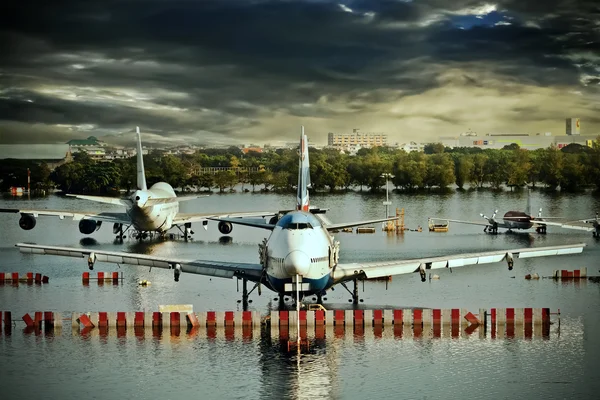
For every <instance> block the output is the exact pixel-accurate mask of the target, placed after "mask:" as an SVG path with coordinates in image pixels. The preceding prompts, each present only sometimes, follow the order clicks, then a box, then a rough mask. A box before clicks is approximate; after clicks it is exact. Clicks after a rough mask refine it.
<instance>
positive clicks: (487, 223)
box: [432, 218, 503, 228]
mask: <svg viewBox="0 0 600 400" xmlns="http://www.w3.org/2000/svg"><path fill="white" fill-rule="evenodd" d="M432 219H435V220H440V221H442V220H443V221H448V222H456V223H457V224H469V225H480V226H491V225H492V224H490V223H489V222H477V221H463V220H459V219H448V218H432ZM497 223H498V226H499V227H500V228H502V226H503V224H502V221H498V222H497Z"/></svg>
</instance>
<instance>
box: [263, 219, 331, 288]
mask: <svg viewBox="0 0 600 400" xmlns="http://www.w3.org/2000/svg"><path fill="white" fill-rule="evenodd" d="M336 251H337V250H336V248H335V245H334V240H333V237H332V236H331V235H330V234H329V233H328V232H327V230H326V229H325V228H323V227H322V226H321V224H320V222H319V221H318V219H317V218H316V217H315V216H314V215H312V214H311V213H310V212H305V211H293V212H290V213H288V214H286V215H284V216H283V217H282V218H281V219H280V220H279V222H278V223H277V226H276V227H275V229H273V231H272V232H271V235H270V236H269V238H268V240H267V246H266V275H267V280H268V283H269V285H270V286H271V289H272V290H274V291H276V292H279V293H283V292H289V290H286V289H285V285H286V284H289V283H292V280H293V279H294V278H295V276H296V275H299V276H300V277H302V283H303V284H307V283H308V285H309V287H308V289H307V290H302V292H303V294H307V295H310V294H315V293H321V292H322V291H323V290H325V289H327V288H329V287H330V286H331V285H332V284H333V282H332V279H331V272H332V270H333V266H334V265H335V263H336V262H337V254H336Z"/></svg>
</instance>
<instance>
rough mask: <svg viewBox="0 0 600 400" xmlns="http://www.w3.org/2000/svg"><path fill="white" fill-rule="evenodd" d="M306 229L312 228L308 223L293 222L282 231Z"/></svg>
mask: <svg viewBox="0 0 600 400" xmlns="http://www.w3.org/2000/svg"><path fill="white" fill-rule="evenodd" d="M308 228H312V226H311V225H310V224H308V223H303V222H301V223H295V222H290V223H289V224H287V225H286V226H285V227H284V229H308Z"/></svg>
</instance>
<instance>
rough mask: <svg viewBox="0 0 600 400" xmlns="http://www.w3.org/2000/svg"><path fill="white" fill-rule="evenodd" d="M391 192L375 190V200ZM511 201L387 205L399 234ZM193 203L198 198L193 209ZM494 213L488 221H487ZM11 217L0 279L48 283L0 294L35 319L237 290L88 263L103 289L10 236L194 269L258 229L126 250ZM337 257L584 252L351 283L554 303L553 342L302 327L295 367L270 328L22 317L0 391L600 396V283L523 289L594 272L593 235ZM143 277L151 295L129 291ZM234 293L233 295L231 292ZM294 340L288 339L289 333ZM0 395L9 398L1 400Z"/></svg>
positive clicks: (50, 202)
mask: <svg viewBox="0 0 600 400" xmlns="http://www.w3.org/2000/svg"><path fill="white" fill-rule="evenodd" d="M383 196H385V194H383ZM525 197H526V195H525V194H524V193H523V194H518V193H504V194H501V195H498V194H495V193H492V192H466V193H458V192H457V193H455V194H451V195H432V196H420V195H418V196H402V195H397V194H394V195H392V196H391V200H392V202H393V204H394V205H396V204H397V205H398V206H399V207H404V208H405V210H406V213H407V214H406V224H407V226H409V227H413V226H414V227H416V226H417V225H421V226H426V220H427V217H428V216H430V215H431V216H434V215H435V216H447V217H449V218H450V217H455V218H461V219H476V216H475V215H478V213H479V212H480V211H481V212H483V211H487V210H493V209H501V210H507V209H512V208H514V206H515V204H516V205H521V204H523V205H524V204H525ZM289 200H290V199H289V196H278V195H274V194H249V193H248V194H228V195H213V196H210V197H208V198H204V199H202V200H198V201H197V202H196V201H195V202H188V203H186V204H185V205H186V207H188V208H187V209H184V210H183V211H184V212H195V211H198V212H200V211H207V212H209V211H217V210H219V208H222V209H227V210H240V211H246V210H248V211H251V210H258V209H261V210H262V209H269V208H274V209H281V208H285V207H289V206H290V204H289ZM381 201H382V198H380V197H376V196H368V195H362V194H360V193H348V194H339V195H331V196H313V203H315V204H318V205H319V206H321V207H324V208H329V209H330V212H328V217H329V219H331V220H332V221H336V222H338V221H339V222H341V221H345V220H357V219H362V218H376V217H379V216H380V215H382V214H383V207H382V206H381ZM0 203H1V204H0V207H4V208H11V207H23V206H25V204H27V205H28V206H30V207H46V208H50V209H61V208H78V209H86V208H88V209H89V208H90V207H94V206H95V205H94V204H93V203H88V202H83V201H80V200H74V199H64V198H59V197H51V198H49V199H40V200H31V201H29V202H28V201H26V200H15V201H13V200H7V199H4V200H3V201H1V202H0ZM191 203H193V204H191ZM533 205H534V207H543V208H544V214H545V215H560V216H565V217H567V218H573V219H576V218H584V217H586V216H589V215H593V213H595V211H596V210H598V209H600V201H599V200H598V198H596V197H593V196H591V195H589V194H586V195H575V196H573V195H546V194H543V193H539V192H534V193H533ZM488 212H489V211H488ZM17 220H18V218H16V217H15V216H14V215H10V214H0V224H1V226H2V228H3V229H2V230H1V231H0V243H1V245H2V247H1V248H0V256H1V260H2V261H1V265H0V271H2V272H7V273H8V272H18V273H19V274H23V275H24V274H25V273H26V272H33V273H41V274H43V275H46V276H48V277H49V282H48V283H47V284H40V285H35V284H33V285H27V284H19V285H18V286H16V287H15V286H12V285H4V286H0V310H9V311H11V312H12V314H13V319H15V320H20V317H21V316H22V315H23V314H25V313H32V312H35V311H56V312H61V313H70V312H75V311H77V312H98V311H109V312H117V311H127V312H132V311H146V312H151V311H156V310H157V309H158V305H160V304H191V305H193V308H194V311H195V312H203V311H211V310H218V311H227V310H231V311H241V304H239V303H238V300H239V299H241V293H240V292H238V291H237V289H238V285H237V283H238V282H236V281H235V280H229V279H218V278H208V277H201V276H190V275H186V274H184V275H182V277H181V279H180V282H177V283H176V282H174V281H173V275H172V273H170V272H169V271H164V270H158V269H156V270H152V271H150V270H149V268H145V267H131V266H121V268H118V267H116V266H113V265H109V264H97V265H96V270H97V271H105V272H106V273H107V274H108V273H112V272H113V271H117V272H119V274H121V273H122V275H123V280H122V281H120V282H119V284H117V285H113V284H112V283H102V284H98V282H93V281H92V282H89V284H88V285H84V284H83V282H82V273H83V272H85V271H87V266H86V262H85V260H84V259H81V260H79V259H71V258H61V257H44V256H32V255H29V254H21V253H20V252H19V251H18V249H16V248H15V247H14V244H15V243H17V242H35V243H38V244H53V245H62V246H77V247H95V248H102V249H111V250H114V251H132V252H133V251H135V252H143V253H146V254H161V255H167V254H177V255H178V257H184V258H191V259H214V260H233V261H247V262H254V261H256V260H258V243H259V242H260V241H261V240H262V239H263V237H264V234H265V233H264V232H256V231H254V230H252V229H250V228H245V227H236V228H235V229H234V231H233V233H232V235H231V237H232V239H231V240H223V239H221V236H220V234H219V233H218V231H217V229H216V226H215V225H210V224H209V226H208V230H207V231H204V230H203V229H201V228H200V227H197V228H195V231H196V233H195V235H194V240H193V241H192V242H188V243H185V242H180V241H150V242H143V243H139V242H135V241H125V243H123V244H118V243H115V242H114V240H113V235H112V233H111V230H110V227H104V226H103V227H102V228H101V230H100V231H99V232H96V233H95V234H93V235H92V236H90V237H87V238H85V239H84V236H83V235H81V234H80V233H79V231H78V229H77V224H76V222H74V221H67V220H64V221H60V220H58V219H51V218H44V219H42V218H40V219H39V220H38V223H37V226H36V228H35V229H33V230H31V231H23V230H21V229H19V228H18V224H17ZM336 239H337V240H340V242H341V261H343V262H352V261H361V260H392V259H397V258H413V257H421V256H425V255H430V256H434V255H443V254H453V253H463V252H474V251H482V250H492V249H508V248H521V247H529V246H551V245H559V244H561V245H562V244H569V243H580V242H583V243H586V244H587V247H586V248H585V249H584V252H583V254H579V255H574V256H561V257H547V258H540V259H527V260H525V259H523V260H517V261H516V262H515V268H514V270H512V271H508V270H507V268H506V265H505V264H503V263H498V264H488V265H485V266H474V267H465V268H458V269H455V270H453V271H452V272H450V271H441V272H440V273H439V275H440V279H439V280H431V281H427V282H424V283H422V282H420V279H419V277H418V274H414V275H406V276H398V277H396V276H395V277H393V279H392V281H391V282H377V281H369V282H365V283H364V285H362V284H360V287H359V289H360V290H359V294H360V297H361V299H362V300H363V301H364V302H363V303H360V305H359V308H361V309H397V308H444V309H451V308H464V309H468V310H470V311H473V312H477V311H478V310H479V309H480V308H485V309H491V308H507V307H515V308H519V307H521V308H523V307H542V308H550V310H552V311H553V312H555V311H557V310H558V309H560V312H561V316H560V325H559V324H558V322H557V320H554V316H553V322H554V323H553V324H552V325H551V326H550V327H549V331H548V335H543V334H541V335H537V334H535V333H536V332H532V335H531V337H530V338H528V337H526V335H525V332H524V331H523V335H517V334H516V332H513V334H514V337H511V335H508V337H507V332H506V330H505V331H504V332H503V333H502V334H498V335H497V336H496V337H495V338H492V337H491V334H487V335H485V336H483V337H482V336H480V335H479V331H474V332H473V333H472V334H470V335H466V334H463V333H462V332H461V333H460V334H459V335H458V336H456V337H453V334H452V330H450V331H449V332H448V331H447V330H443V329H441V330H440V332H439V333H440V335H439V337H437V336H436V334H435V333H436V332H434V330H433V329H432V330H430V331H429V330H428V331H425V330H424V331H422V332H421V333H420V335H418V336H415V334H414V331H408V332H405V331H404V330H402V332H401V334H400V332H399V331H396V330H394V329H388V328H387V327H385V328H383V329H382V330H381V331H380V332H379V331H376V330H374V329H366V328H365V329H364V330H363V332H362V334H360V332H359V334H356V332H355V330H354V329H344V330H343V332H340V331H338V332H337V333H336V330H335V329H333V330H329V332H328V330H327V329H325V330H324V332H323V335H322V337H317V335H316V334H315V333H308V334H307V339H308V342H309V347H308V351H306V352H304V353H303V354H302V356H301V357H300V358H298V357H297V355H296V354H294V353H293V352H291V353H290V352H288V351H287V345H286V344H285V343H286V341H285V340H283V341H282V340H281V338H280V336H279V335H272V334H271V332H270V331H268V330H265V329H259V330H255V329H253V330H252V331H251V334H249V333H248V332H246V335H244V331H243V330H241V331H240V330H236V329H234V330H233V332H231V331H226V330H225V329H219V330H215V331H214V332H213V333H209V331H208V330H197V331H194V332H188V330H180V331H179V332H178V333H179V334H178V335H172V334H171V331H169V332H168V334H167V333H165V332H164V331H162V332H161V333H160V334H159V335H154V332H153V331H152V330H144V332H143V336H141V335H140V334H139V332H138V335H136V332H135V330H132V329H127V330H126V331H125V333H122V334H119V332H117V331H116V330H115V331H114V332H106V334H102V332H100V330H95V331H90V332H87V333H84V334H81V332H80V331H75V332H73V331H72V330H71V328H70V326H68V327H63V328H62V331H61V332H60V334H56V333H53V334H45V333H44V332H43V331H42V332H36V331H30V332H28V331H25V326H24V323H22V322H19V323H17V324H16V325H15V327H14V328H13V329H12V332H11V334H10V335H6V334H5V332H3V334H2V335H0V354H1V357H0V372H1V375H0V376H1V377H0V386H1V387H2V388H3V391H2V393H7V394H8V397H6V398H11V399H12V398H23V397H25V396H35V395H41V394H43V395H44V397H47V398H61V399H70V398H81V397H84V396H85V397H92V398H107V399H108V398H111V399H112V398H116V397H118V396H124V397H131V396H138V397H141V398H148V397H152V398H157V397H161V398H181V397H184V396H191V397H200V398H203V399H212V398H215V399H217V398H219V399H220V398H244V399H259V398H294V399H300V398H323V397H324V398H357V399H358V398H374V397H379V398H399V397H401V398H439V397H442V396H443V397H449V398H454V397H461V396H464V395H465V393H469V394H471V395H472V394H473V393H481V394H485V395H487V396H490V397H493V398H507V397H518V398H544V399H548V398H566V397H568V398H575V397H578V398H592V397H594V396H595V394H596V393H597V390H599V389H600V372H599V371H600V369H599V368H598V366H599V362H598V360H599V359H600V340H599V339H598V338H599V337H600V318H598V309H599V307H600V285H598V284H597V283H593V282H590V281H587V280H577V281H555V280H552V279H539V280H526V279H524V277H525V275H527V274H533V273H537V274H539V275H540V276H542V277H545V276H551V275H552V272H553V271H554V270H556V269H569V270H573V269H576V268H582V267H586V268H587V269H588V274H589V275H600V271H598V269H599V268H600V267H599V265H600V262H599V261H600V243H599V242H598V241H597V240H595V239H593V238H592V237H591V234H589V233H587V232H580V231H562V230H559V229H558V228H548V234H546V235H540V234H536V233H514V234H499V235H495V236H493V235H488V234H484V233H483V232H482V229H480V227H477V226H460V225H452V224H451V225H450V229H449V231H448V232H447V233H430V232H421V233H419V232H407V233H405V234H404V235H403V236H396V235H387V234H386V233H384V232H381V231H380V230H379V229H377V231H376V233H374V234H364V235H357V234H355V233H338V234H337V235H336ZM145 279H146V280H150V281H151V282H152V283H151V285H149V286H140V285H139V281H141V280H145ZM240 286H241V285H240ZM276 297H277V295H276V293H273V292H268V291H266V290H263V292H262V295H261V296H258V294H257V293H256V292H255V293H253V294H252V295H251V296H250V298H251V300H252V303H251V304H250V310H252V311H258V312H260V313H261V314H262V315H267V314H268V313H269V312H270V311H271V310H273V309H276V308H277V301H276V300H275V298H276ZM350 297H351V296H350V294H349V293H348V292H346V291H345V289H344V288H343V287H336V288H335V290H334V291H331V292H329V293H328V294H327V300H326V301H325V307H326V308H327V309H336V308H340V309H341V308H343V309H351V308H352V305H351V304H350V303H349V302H348V300H349V299H350ZM293 334H294V331H289V332H288V335H289V336H293ZM3 397H4V395H3Z"/></svg>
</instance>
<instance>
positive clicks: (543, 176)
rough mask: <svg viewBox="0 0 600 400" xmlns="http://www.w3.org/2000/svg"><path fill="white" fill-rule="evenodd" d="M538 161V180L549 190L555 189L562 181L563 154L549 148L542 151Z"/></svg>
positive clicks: (553, 148)
mask: <svg viewBox="0 0 600 400" xmlns="http://www.w3.org/2000/svg"><path fill="white" fill-rule="evenodd" d="M540 161H541V168H540V180H541V181H542V182H543V183H545V184H546V185H547V186H548V187H550V188H551V189H556V188H557V187H558V186H559V185H560V183H561V181H562V171H563V153H562V152H561V151H560V150H558V149H557V148H556V147H554V146H551V147H550V148H548V149H545V150H544V152H543V153H542V155H541V159H540Z"/></svg>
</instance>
